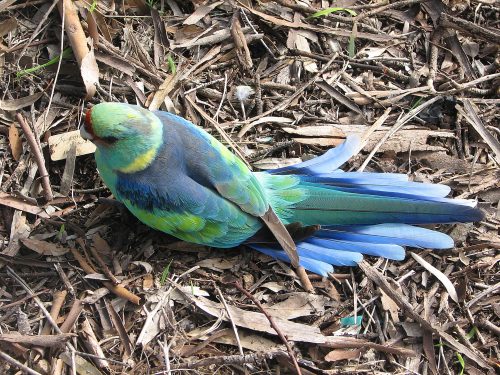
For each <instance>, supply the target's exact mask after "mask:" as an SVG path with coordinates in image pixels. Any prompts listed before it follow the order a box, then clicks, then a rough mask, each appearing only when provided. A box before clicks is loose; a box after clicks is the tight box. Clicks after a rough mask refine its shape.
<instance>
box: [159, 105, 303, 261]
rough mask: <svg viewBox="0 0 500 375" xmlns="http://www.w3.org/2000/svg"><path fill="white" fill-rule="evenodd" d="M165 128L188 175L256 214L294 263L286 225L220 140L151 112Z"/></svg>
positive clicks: (173, 117) (164, 114)
mask: <svg viewBox="0 0 500 375" xmlns="http://www.w3.org/2000/svg"><path fill="white" fill-rule="evenodd" d="M155 114H156V115H157V116H158V117H159V118H160V119H161V120H162V123H163V124H164V127H165V128H166V131H165V132H164V135H165V142H172V140H171V139H170V137H171V136H172V135H173V134H176V135H177V137H178V142H177V143H176V144H177V145H181V144H182V145H183V147H184V148H185V149H186V152H185V153H184V155H183V156H184V158H183V159H184V161H185V169H186V171H187V173H188V174H189V176H190V177H191V178H192V179H193V180H195V181H196V182H198V183H199V184H201V185H203V186H205V187H206V188H208V189H214V190H216V191H217V192H218V193H219V194H220V195H221V196H222V197H224V198H226V199H227V200H229V201H231V202H232V203H234V204H236V205H237V206H239V207H240V208H241V209H242V210H243V211H245V212H247V213H249V214H251V215H253V216H256V217H259V218H261V219H262V221H263V222H264V223H265V224H266V226H267V227H268V228H269V229H270V230H271V232H272V233H273V235H274V236H275V237H276V239H277V240H278V242H279V243H280V245H281V246H282V247H283V249H284V250H285V252H286V253H287V254H288V255H289V257H290V259H291V261H292V264H293V265H298V261H299V257H298V255H297V250H296V247H295V243H294V241H293V239H292V237H291V236H290V234H289V233H288V231H287V229H286V228H285V226H284V225H283V223H282V222H281V220H280V219H279V218H278V216H277V215H276V213H275V212H274V211H273V209H272V207H271V206H270V205H269V202H268V199H267V196H266V193H265V190H264V189H263V187H262V185H261V184H260V182H259V180H258V179H257V178H256V176H255V175H254V174H253V173H252V171H250V170H249V169H248V167H247V166H246V165H245V164H244V163H243V162H242V161H241V160H240V159H239V158H238V157H236V156H235V155H234V154H232V153H231V152H230V151H229V150H228V149H227V148H226V147H225V146H224V145H222V143H220V142H219V141H218V140H217V139H215V138H214V137H212V136H211V135H210V134H208V133H206V132H205V131H203V130H201V129H200V128H198V127H196V126H195V125H194V124H192V123H191V122H189V121H187V120H185V119H183V118H182V117H179V116H176V115H174V114H171V113H168V112H161V111H159V112H155Z"/></svg>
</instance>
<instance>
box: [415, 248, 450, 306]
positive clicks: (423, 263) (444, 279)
mask: <svg viewBox="0 0 500 375" xmlns="http://www.w3.org/2000/svg"><path fill="white" fill-rule="evenodd" d="M410 254H411V256H412V257H413V259H415V260H416V261H417V262H418V263H419V264H420V265H421V266H422V267H424V268H425V269H426V270H427V271H429V272H430V273H431V274H433V275H434V276H436V278H437V279H438V280H439V281H441V283H442V284H443V286H444V287H445V288H446V290H447V291H448V294H449V296H450V297H451V299H452V300H453V301H455V302H456V303H458V296H457V291H456V290H455V286H454V285H453V284H452V282H451V281H450V279H449V278H448V277H447V276H446V275H445V274H444V273H442V272H441V271H439V270H438V269H437V268H436V267H434V266H433V265H432V264H430V263H429V262H427V261H426V260H425V259H424V258H422V257H421V256H420V255H418V254H415V253H414V252H410Z"/></svg>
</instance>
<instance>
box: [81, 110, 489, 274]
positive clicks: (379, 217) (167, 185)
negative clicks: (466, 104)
mask: <svg viewBox="0 0 500 375" xmlns="http://www.w3.org/2000/svg"><path fill="white" fill-rule="evenodd" d="M81 135H82V137H83V138H85V139H89V140H91V141H92V142H94V143H95V145H96V146H97V150H96V153H95V159H96V164H97V168H98V170H99V173H100V175H101V177H102V179H103V181H104V183H105V184H106V185H107V186H108V188H109V189H110V190H111V192H112V193H113V195H114V196H115V198H116V199H118V200H119V201H120V202H122V203H123V204H124V205H125V206H126V207H127V208H128V209H129V210H130V212H131V213H132V214H134V215H135V216H136V217H137V218H138V219H139V220H140V221H142V222H143V223H145V224H146V225H148V226H150V227H152V228H154V229H157V230H159V231H162V232H165V233H168V234H171V235H173V236H175V237H177V238H180V239H182V240H185V241H188V242H193V243H197V244H202V245H207V246H213V247H220V248H229V247H235V246H238V245H241V244H247V245H248V246H250V247H252V248H254V249H256V250H258V251H261V252H263V253H265V254H267V255H270V256H272V257H274V258H277V259H280V260H282V261H286V262H291V261H292V260H293V259H290V256H289V254H290V255H293V252H294V251H295V249H296V251H297V253H298V255H299V257H300V265H302V266H303V267H305V268H306V269H308V270H310V271H312V272H315V273H318V274H321V275H326V274H327V273H328V272H332V271H333V266H335V265H340V266H353V265H356V263H358V262H359V261H360V260H361V259H362V254H367V255H373V256H381V257H385V258H389V259H394V260H401V259H403V258H404V255H405V251H404V248H403V246H412V247H420V248H435V249H445V248H451V247H453V240H452V239H451V238H450V237H449V236H448V235H446V234H444V233H440V232H436V231H433V230H430V229H425V228H421V227H418V226H414V225H413V224H438V223H452V222H472V221H478V220H480V219H481V218H482V216H483V215H482V213H481V212H480V211H479V210H478V209H477V208H475V202H474V201H470V200H460V199H448V198H445V196H446V195H447V194H448V193H449V191H450V189H449V188H448V187H447V186H445V185H438V184H426V183H417V182H409V181H408V180H407V176H406V175H402V174H394V173H362V172H344V171H342V170H341V169H339V167H340V166H341V165H342V164H343V163H344V162H346V161H347V160H348V159H349V158H350V157H351V156H352V154H353V152H355V149H356V146H357V144H358V140H357V138H355V137H350V138H347V140H346V141H345V142H344V143H343V144H342V145H340V146H338V147H336V148H334V149H331V150H329V151H327V152H326V153H325V154H324V155H322V156H319V157H317V158H314V159H311V160H308V161H306V162H303V163H300V164H297V165H293V166H290V167H285V168H279V169H274V170H271V171H267V172H252V171H250V170H249V169H248V168H247V166H246V165H245V164H244V163H243V162H242V161H241V160H240V159H239V158H237V157H236V156H235V155H233V154H232V153H231V152H230V151H229V150H228V149H227V148H226V147H225V146H224V145H222V144H221V143H220V142H219V141H218V140H216V139H215V138H214V137H212V136H211V135H210V134H208V133H207V132H205V131H204V130H203V129H201V128H199V127H197V126H195V125H193V124H192V123H191V122H189V121H187V120H185V119H183V118H182V117H179V116H176V115H174V114H171V113H168V112H162V111H155V112H151V111H148V110H146V109H143V108H140V107H138V106H135V105H130V104H122V103H101V104H98V105H95V106H94V107H93V108H91V109H90V110H88V111H87V113H86V117H85V124H84V125H83V126H82V127H81ZM299 223H300V225H298V224H299ZM284 226H287V228H289V229H294V231H290V232H291V233H292V235H293V234H294V232H295V230H296V229H297V228H298V227H300V228H305V229H304V230H302V231H301V230H297V231H296V232H297V233H300V234H301V235H298V236H295V241H296V243H295V244H294V243H293V242H292V241H293V240H292V239H291V237H290V235H289V234H288V232H287V231H286V230H285V229H284V228H285V227H284ZM283 230H285V234H283ZM266 233H267V234H266ZM270 234H271V235H270ZM273 236H274V237H275V238H276V239H274V238H273ZM280 237H281V238H280ZM286 247H288V248H286ZM283 248H286V249H285V250H286V251H283Z"/></svg>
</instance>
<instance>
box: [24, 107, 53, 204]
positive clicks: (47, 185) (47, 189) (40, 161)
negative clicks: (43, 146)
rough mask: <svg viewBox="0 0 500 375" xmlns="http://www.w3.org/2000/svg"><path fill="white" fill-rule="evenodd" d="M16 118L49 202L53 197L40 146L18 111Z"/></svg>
mask: <svg viewBox="0 0 500 375" xmlns="http://www.w3.org/2000/svg"><path fill="white" fill-rule="evenodd" d="M16 120H17V122H18V123H19V125H20V126H21V129H23V132H24V135H25V137H26V140H27V141H28V144H29V145H30V149H31V152H32V153H33V156H34V157H35V161H36V164H37V166H38V170H39V171H40V178H41V179H42V187H43V193H44V198H45V200H46V201H47V202H50V201H51V200H52V199H53V198H54V195H53V194H52V188H51V186H50V180H49V173H48V172H47V168H45V159H44V158H43V155H42V152H41V150H40V148H39V147H38V142H37V141H36V138H35V135H34V134H33V132H32V131H31V128H30V127H29V125H28V124H27V123H26V121H25V120H24V117H23V116H22V115H21V114H20V113H16Z"/></svg>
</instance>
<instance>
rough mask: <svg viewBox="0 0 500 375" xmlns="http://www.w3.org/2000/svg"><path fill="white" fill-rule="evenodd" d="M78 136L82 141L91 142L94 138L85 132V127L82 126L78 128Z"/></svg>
mask: <svg viewBox="0 0 500 375" xmlns="http://www.w3.org/2000/svg"><path fill="white" fill-rule="evenodd" d="M80 135H81V137H82V138H83V139H86V140H88V141H93V140H94V136H93V135H92V134H90V133H89V132H88V131H86V130H85V126H84V125H82V126H80Z"/></svg>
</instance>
